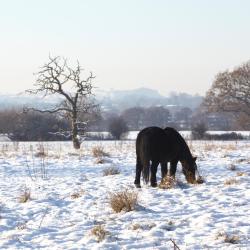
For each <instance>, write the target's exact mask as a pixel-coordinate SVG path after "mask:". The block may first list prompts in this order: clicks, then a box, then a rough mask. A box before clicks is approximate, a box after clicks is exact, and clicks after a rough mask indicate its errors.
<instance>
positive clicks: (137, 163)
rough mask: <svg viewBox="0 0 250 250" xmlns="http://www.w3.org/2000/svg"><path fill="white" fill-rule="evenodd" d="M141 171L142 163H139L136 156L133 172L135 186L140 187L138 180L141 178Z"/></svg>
mask: <svg viewBox="0 0 250 250" xmlns="http://www.w3.org/2000/svg"><path fill="white" fill-rule="evenodd" d="M141 171H142V164H141V161H140V160H139V158H138V157H137V158H136V173H135V182H134V183H135V186H136V187H137V188H140V187H141V183H140V180H141Z"/></svg>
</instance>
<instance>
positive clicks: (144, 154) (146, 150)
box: [140, 138, 150, 184]
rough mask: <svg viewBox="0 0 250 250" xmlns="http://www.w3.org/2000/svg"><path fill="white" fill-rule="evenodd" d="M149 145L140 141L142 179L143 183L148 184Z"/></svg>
mask: <svg viewBox="0 0 250 250" xmlns="http://www.w3.org/2000/svg"><path fill="white" fill-rule="evenodd" d="M148 146H149V144H148V143H146V142H145V138H144V140H142V145H141V154H140V155H141V156H142V157H141V161H142V166H143V169H142V178H143V181H144V182H145V183H146V184H148V182H149V173H150V159H149V148H148Z"/></svg>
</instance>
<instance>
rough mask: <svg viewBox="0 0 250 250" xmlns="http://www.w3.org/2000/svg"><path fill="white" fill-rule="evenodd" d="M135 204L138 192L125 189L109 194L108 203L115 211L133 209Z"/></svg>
mask: <svg viewBox="0 0 250 250" xmlns="http://www.w3.org/2000/svg"><path fill="white" fill-rule="evenodd" d="M137 204H138V193H137V192H135V191H129V190H127V189H126V190H125V191H121V192H116V193H112V194H110V205H111V207H112V209H113V210H114V211H115V212H116V213H119V212H121V211H125V212H129V211H133V210H135V206H136V205H137Z"/></svg>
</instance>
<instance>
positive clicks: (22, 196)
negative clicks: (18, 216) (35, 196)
mask: <svg viewBox="0 0 250 250" xmlns="http://www.w3.org/2000/svg"><path fill="white" fill-rule="evenodd" d="M30 199H31V192H30V189H29V188H26V187H25V189H24V190H23V191H22V193H21V194H20V196H19V197H18V201H19V203H26V202H27V201H29V200H30Z"/></svg>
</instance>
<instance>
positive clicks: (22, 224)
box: [17, 222, 27, 230]
mask: <svg viewBox="0 0 250 250" xmlns="http://www.w3.org/2000/svg"><path fill="white" fill-rule="evenodd" d="M17 229H18V230H25V229H27V222H24V223H18V224H17Z"/></svg>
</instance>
